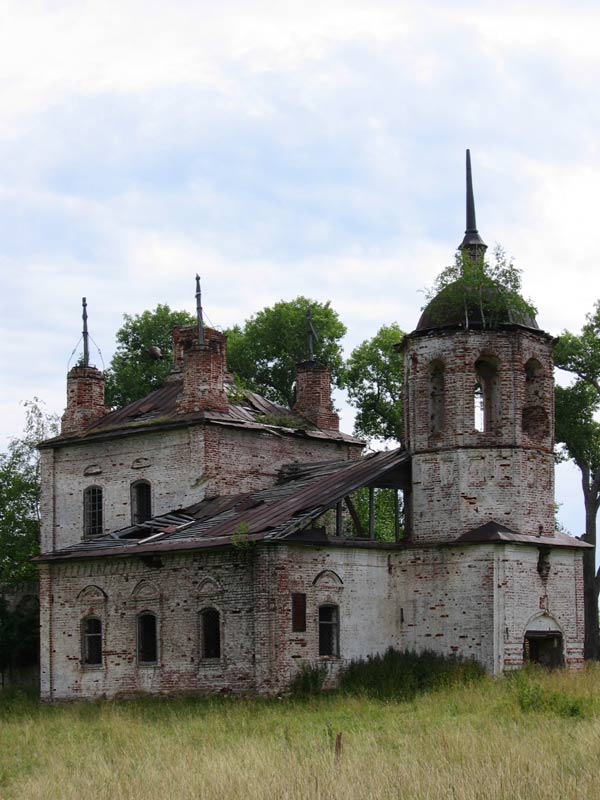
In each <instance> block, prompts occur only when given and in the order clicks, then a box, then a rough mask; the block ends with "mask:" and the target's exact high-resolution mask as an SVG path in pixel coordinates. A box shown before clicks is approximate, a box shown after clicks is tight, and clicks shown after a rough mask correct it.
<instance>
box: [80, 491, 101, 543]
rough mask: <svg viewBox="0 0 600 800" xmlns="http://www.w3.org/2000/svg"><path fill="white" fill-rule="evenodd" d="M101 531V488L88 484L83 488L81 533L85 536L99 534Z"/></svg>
mask: <svg viewBox="0 0 600 800" xmlns="http://www.w3.org/2000/svg"><path fill="white" fill-rule="evenodd" d="M103 532H104V528H103V525H102V489H101V488H100V486H88V487H87V488H86V489H84V490H83V535H84V536H85V537H86V538H87V537H91V536H100V534H102V533H103Z"/></svg>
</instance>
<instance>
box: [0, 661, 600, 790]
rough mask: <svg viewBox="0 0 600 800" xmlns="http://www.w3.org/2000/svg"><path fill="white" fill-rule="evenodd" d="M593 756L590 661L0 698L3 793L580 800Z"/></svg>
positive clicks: (597, 698)
mask: <svg viewBox="0 0 600 800" xmlns="http://www.w3.org/2000/svg"><path fill="white" fill-rule="evenodd" d="M558 697H561V698H564V702H565V703H566V705H565V706H563V705H561V703H560V702H558V701H557V698H558ZM532 698H533V699H532ZM569 703H574V706H573V707H577V708H578V709H580V711H581V713H579V712H577V713H576V714H571V713H567V712H566V711H565V709H567V708H568V707H569ZM340 733H341V734H342V736H341V739H340V737H339V734H340ZM336 740H338V742H340V743H341V744H340V745H338V752H337V756H336ZM599 760H600V670H599V669H598V668H589V669H587V670H586V671H585V672H583V673H580V674H573V673H565V672H557V673H545V672H543V671H539V670H532V671H529V670H528V671H525V672H524V673H522V674H520V675H518V676H515V677H513V678H510V679H503V680H499V681H492V680H491V679H489V678H487V677H486V678H482V679H479V680H477V681H474V682H471V683H469V684H468V685H462V684H459V685H453V686H447V685H446V686H441V687H439V688H436V689H434V690H431V691H427V692H425V693H423V694H420V695H414V696H413V698H412V699H411V700H408V701H399V700H396V699H393V698H392V699H390V698H369V697H365V696H364V694H357V695H343V694H335V695H327V696H316V697H310V698H307V699H302V700H298V699H288V700H268V701H265V700H257V699H237V700H233V699H231V698H214V699H172V700H165V699H160V698H157V699H139V700H135V701H131V702H127V703H119V702H99V703H87V704H84V703H82V704H75V705H68V706H67V705H65V706H52V707H44V706H39V705H38V704H37V702H36V701H35V700H34V699H33V698H31V697H30V696H28V695H25V694H22V693H21V694H19V693H12V694H4V695H2V694H0V798H2V800H42V798H43V799H44V800H46V799H47V800H50V798H52V800H82V798H91V799H93V800H95V799H96V798H98V800H105V799H106V800H138V798H139V800H141V799H142V798H143V799H144V800H150V799H152V800H154V798H163V797H165V798H173V799H174V800H192V798H193V799H194V800H199V799H201V800H213V799H214V800H216V798H218V799H219V800H242V798H243V800H254V799H255V798H256V799H257V800H263V798H265V799H266V798H269V799H270V800H271V799H274V800H277V799H278V798H282V800H283V799H284V798H285V800H317V798H318V799H319V800H321V799H323V800H329V798H331V799H332V800H333V799H334V798H335V799H336V800H337V798H340V800H341V799H342V798H344V800H345V799H346V798H349V799H350V800H358V798H361V799H362V798H376V799H378V798H382V799H384V798H385V800H387V798H402V800H413V799H414V800H417V799H418V800H429V799H431V800H439V799H440V798H458V799H459V800H479V799H480V798H481V800H484V798H485V800H500V798H511V800H513V799H515V800H546V799H547V800H550V798H552V800H555V798H561V800H565V798H566V799H567V800H569V799H570V798H586V799H587V798H593V797H596V796H598V788H597V764H598V763H599Z"/></svg>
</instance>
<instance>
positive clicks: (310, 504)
mask: <svg viewBox="0 0 600 800" xmlns="http://www.w3.org/2000/svg"><path fill="white" fill-rule="evenodd" d="M312 466H314V468H311V465H304V468H303V469H302V468H300V467H298V469H297V471H296V477H295V479H294V480H287V481H285V482H283V483H280V484H278V485H276V486H273V487H271V488H269V489H265V490H263V491H260V492H254V493H245V494H238V495H227V496H222V497H218V498H213V499H211V500H205V501H203V502H201V503H198V504H196V505H194V506H189V507H187V508H185V509H178V510H174V511H172V512H170V513H169V514H163V515H161V516H160V517H155V518H153V519H152V520H148V521H147V522H145V523H143V525H138V526H130V527H128V528H124V529H122V530H120V531H115V532H114V533H112V534H109V535H108V536H102V537H97V538H95V539H90V540H87V541H84V542H79V543H78V544H76V545H74V546H72V547H69V548H66V549H64V550H59V551H57V552H55V553H45V554H43V555H41V556H38V557H37V558H36V559H34V560H36V561H41V562H45V561H55V560H70V559H74V558H97V557H101V556H109V555H123V556H130V555H149V554H152V553H160V552H166V551H173V552H174V551H177V550H190V549H195V548H200V547H201V548H204V547H207V546H210V547H216V546H223V545H227V544H230V543H231V540H232V537H234V536H235V535H236V534H237V535H240V534H241V533H243V535H244V537H245V538H246V537H247V540H248V541H265V540H269V541H273V540H276V539H284V538H285V537H287V536H290V535H292V534H294V533H296V532H297V531H299V530H302V529H303V528H306V527H308V526H309V525H310V524H311V523H312V522H313V521H314V520H316V519H317V518H318V517H320V516H321V515H322V514H323V513H325V511H327V510H328V509H330V508H333V507H334V506H335V505H336V503H337V502H338V501H340V500H341V499H342V498H343V497H345V496H346V495H347V494H350V493H351V492H353V491H355V490H356V489H359V488H361V487H362V486H369V485H377V483H378V481H380V480H382V479H383V478H384V477H385V476H386V475H387V474H389V473H390V472H391V471H393V470H397V469H398V468H399V467H403V468H404V469H405V470H408V469H409V468H410V456H409V455H408V453H407V452H406V451H405V450H404V449H402V448H399V449H397V450H391V451H389V452H382V453H376V454H374V455H370V456H365V457H364V458H361V459H360V460H358V461H345V462H340V461H338V460H336V461H332V462H329V465H328V464H327V462H320V463H319V464H318V465H312Z"/></svg>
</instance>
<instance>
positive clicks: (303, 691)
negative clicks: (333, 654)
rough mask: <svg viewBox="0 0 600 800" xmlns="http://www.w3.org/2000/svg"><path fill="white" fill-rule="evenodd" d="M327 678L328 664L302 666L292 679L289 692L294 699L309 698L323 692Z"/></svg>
mask: <svg viewBox="0 0 600 800" xmlns="http://www.w3.org/2000/svg"><path fill="white" fill-rule="evenodd" d="M326 677H327V665H326V664H301V665H300V669H299V670H298V672H297V673H296V675H295V676H294V678H293V679H292V681H291V683H290V685H289V690H290V693H291V694H292V695H293V696H294V697H309V696H311V695H315V694H320V692H322V691H323V685H324V683H325V678H326Z"/></svg>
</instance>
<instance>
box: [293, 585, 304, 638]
mask: <svg viewBox="0 0 600 800" xmlns="http://www.w3.org/2000/svg"><path fill="white" fill-rule="evenodd" d="M292 631H293V632H294V633H304V632H305V631H306V595H305V594H304V593H302V592H295V593H294V594H292Z"/></svg>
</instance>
